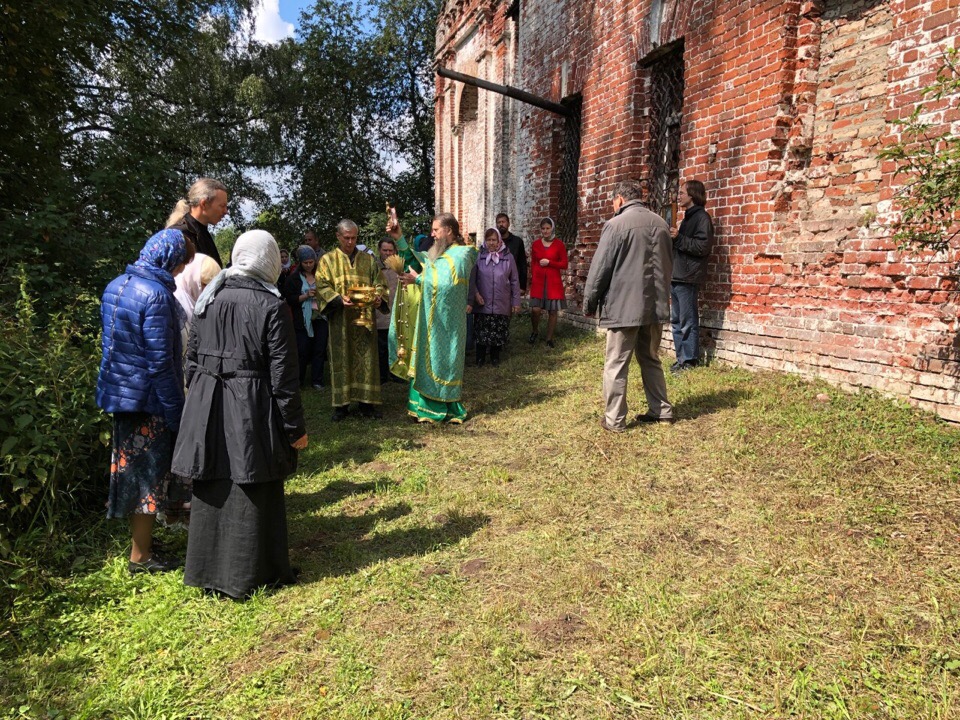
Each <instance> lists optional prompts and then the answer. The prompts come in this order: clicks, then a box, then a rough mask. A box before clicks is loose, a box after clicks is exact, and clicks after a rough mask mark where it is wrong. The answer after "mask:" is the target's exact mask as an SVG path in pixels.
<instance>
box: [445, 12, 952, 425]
mask: <svg viewBox="0 0 960 720" xmlns="http://www.w3.org/2000/svg"><path fill="white" fill-rule="evenodd" d="M509 5H510V3H509V2H506V1H502V2H501V1H499V0H459V1H457V2H448V3H447V6H446V8H445V11H444V14H443V17H442V21H441V25H440V27H439V30H438V60H439V61H440V62H442V63H443V64H444V65H446V66H447V67H452V68H454V69H459V67H462V66H463V65H465V64H469V63H470V62H473V63H474V64H475V65H476V56H477V53H478V51H483V52H487V53H489V57H490V58H491V59H490V61H489V62H487V64H486V65H485V66H484V71H485V72H487V73H488V74H487V75H486V76H487V77H489V78H490V79H492V80H494V81H497V82H507V83H510V84H515V85H517V86H519V87H521V88H522V89H525V90H528V91H530V92H533V93H536V94H538V95H541V96H544V97H546V98H548V99H550V100H553V101H560V100H561V99H562V93H563V92H564V91H565V92H566V94H567V95H573V94H577V93H579V94H581V95H582V100H583V125H582V134H583V141H582V146H581V159H580V166H579V234H578V241H577V244H576V247H574V248H572V252H571V267H570V270H569V273H568V277H567V285H568V296H569V298H570V300H571V306H572V307H574V308H575V307H576V306H577V305H578V301H579V296H580V293H581V291H582V287H583V281H584V279H585V277H586V274H587V272H588V270H589V262H590V259H591V257H592V254H593V251H594V249H595V246H596V242H597V240H598V238H599V234H600V230H601V228H602V225H603V222H604V221H605V220H606V219H608V217H609V216H610V213H611V207H610V204H611V198H610V192H611V190H612V187H613V185H614V184H615V183H616V182H617V181H618V180H620V179H623V178H627V177H644V176H646V174H647V173H648V172H649V163H648V157H647V155H648V151H649V142H648V141H649V131H650V111H649V107H650V85H649V70H648V69H647V68H646V67H645V65H646V61H648V60H650V59H652V58H656V56H657V53H660V52H663V51H664V49H665V48H670V47H671V44H673V45H672V46H673V47H676V45H677V44H678V43H680V42H682V43H683V60H684V80H685V89H684V99H683V100H684V102H683V115H682V124H681V177H683V178H698V179H701V180H703V181H704V182H705V184H706V186H707V191H708V210H709V211H710V212H711V214H712V215H713V216H714V219H715V222H716V225H717V229H718V243H717V247H716V250H715V252H714V254H713V257H712V259H711V266H710V273H709V279H708V282H707V285H706V287H705V288H704V291H703V302H704V313H703V325H704V345H705V348H706V350H707V352H708V353H709V354H710V355H712V356H714V357H717V358H719V359H722V360H724V361H727V362H731V363H735V364H738V365H742V366H746V367H753V368H762V369H773V370H784V371H789V372H795V373H800V374H803V375H807V376H818V377H822V378H825V379H827V380H829V381H831V382H834V383H836V384H839V385H841V386H844V387H849V388H856V387H870V388H875V389H877V390H879V391H881V392H885V393H889V394H891V395H895V396H898V397H901V398H904V399H909V400H910V401H911V402H913V403H914V404H917V405H919V406H921V407H923V408H926V409H929V410H931V411H934V412H937V413H939V414H940V415H941V416H943V417H945V418H948V419H950V420H954V421H960V407H958V403H957V400H958V393H960V340H958V338H960V327H958V322H957V314H958V313H957V310H958V300H957V288H956V282H957V270H956V268H957V261H958V260H960V255H958V254H957V253H955V252H954V253H945V254H941V255H937V256H933V255H929V254H927V255H923V254H921V255H911V254H906V253H902V252H900V251H898V250H897V249H896V247H895V246H894V244H893V243H892V242H891V241H890V240H889V237H888V232H887V230H886V226H887V224H888V223H889V221H890V220H891V219H892V218H893V212H894V208H893V205H892V202H891V201H892V199H893V197H894V194H895V193H896V192H897V190H898V187H897V186H896V185H895V184H894V183H895V180H894V177H893V170H894V168H893V167H892V166H891V165H890V164H889V163H884V162H882V161H880V160H879V159H878V154H877V153H878V151H879V150H880V149H881V148H882V147H883V146H884V145H885V144H887V143H889V142H891V141H893V140H894V139H895V138H896V132H897V126H896V125H895V124H893V121H894V120H896V119H899V118H903V117H905V116H907V115H909V113H910V112H911V111H912V110H913V108H914V107H915V104H916V103H917V102H918V101H919V99H920V90H921V88H923V87H924V86H926V85H928V84H929V83H930V82H931V81H932V80H933V78H934V77H935V74H936V70H937V68H938V65H939V61H938V58H939V53H940V50H941V48H942V47H943V46H944V45H945V44H947V45H949V44H952V43H955V42H956V38H957V36H958V34H960V19H958V18H960V0H821V1H819V2H801V1H800V0H797V1H793V2H791V1H789V0H788V1H783V0H762V1H760V2H753V3H732V2H720V1H719V0H717V1H706V2H704V1H701V2H696V1H694V0H576V1H574V0H524V1H523V2H522V3H521V14H520V18H519V28H517V27H515V26H514V23H513V21H512V20H511V19H510V18H508V17H507V8H508V7H509ZM471 32H475V33H476V35H475V36H474V39H473V40H472V41H471V42H473V43H474V46H473V47H471V48H470V50H469V56H467V55H465V54H464V53H463V52H461V51H459V50H458V47H457V43H458V42H461V41H462V38H463V37H466V36H467V35H468V34H469V33H471ZM511 38H518V39H519V44H518V47H517V46H514V45H513V44H512V43H511V42H510V39H511ZM464 72H469V70H464ZM470 74H478V73H477V72H471V73H470ZM451 92H452V91H451V90H450V88H449V87H448V84H447V83H445V82H444V81H440V82H438V93H439V94H440V98H441V101H440V102H438V106H437V131H438V132H437V137H438V141H437V142H438V152H437V158H438V165H443V164H445V163H454V162H455V160H454V158H453V156H452V154H451V152H450V145H451V143H450V141H451V140H452V136H451V134H450V131H451V125H450V118H449V108H448V107H447V104H448V102H447V101H448V100H449V98H450V97H451ZM484 95H488V96H490V98H491V101H490V107H489V110H488V114H487V116H486V117H485V118H483V119H481V121H480V122H481V123H485V125H484V127H485V128H486V130H485V132H486V134H485V135H484V137H485V138H486V141H485V144H483V147H482V149H481V148H480V147H479V146H478V147H477V148H476V149H474V150H473V151H471V152H481V153H484V154H486V155H487V156H488V159H490V158H497V162H495V163H492V164H491V163H490V162H487V163H486V164H485V165H484V164H483V160H482V159H481V160H480V161H479V162H480V163H481V166H482V167H485V168H486V170H485V172H484V174H485V175H486V178H485V180H484V182H486V183H487V196H486V197H487V198H488V200H487V202H486V204H485V205H484V207H483V208H480V209H477V210H476V211H473V210H469V209H467V210H465V212H467V213H468V214H469V213H470V212H475V213H480V214H485V215H490V214H491V213H492V212H495V210H494V209H493V208H494V207H495V208H496V210H499V209H501V208H505V209H506V210H507V211H508V212H510V213H511V215H512V216H513V218H514V229H515V230H517V229H519V230H520V231H521V232H523V233H524V234H526V235H528V236H529V235H531V234H532V231H533V229H534V227H535V225H536V221H537V219H538V218H539V217H541V216H543V215H550V216H554V217H555V216H556V214H557V211H558V209H559V208H558V203H559V167H560V161H561V151H562V146H563V132H564V121H563V119H562V118H561V117H560V116H555V115H552V114H551V113H548V112H545V111H543V110H540V109H537V108H533V107H531V106H526V105H523V104H520V103H517V102H515V101H510V100H504V99H503V98H501V97H499V96H495V95H490V94H489V93H485V92H484V91H481V98H483V96H484ZM928 119H929V120H930V121H931V122H933V123H934V124H935V125H936V126H938V127H941V128H947V127H951V126H952V127H953V129H954V131H955V132H956V131H958V130H960V116H958V111H957V102H956V101H955V99H953V100H952V102H951V101H950V100H948V101H946V102H943V103H941V104H940V105H933V106H931V107H930V111H929V113H928ZM463 159H464V160H466V158H463ZM469 162H475V161H474V160H470V161H469ZM437 177H438V191H437V198H438V204H439V205H441V206H442V207H443V208H444V209H450V208H453V207H462V206H460V205H454V204H452V203H451V198H452V197H454V195H455V194H456V192H457V189H456V187H455V186H456V172H455V169H454V168H453V167H452V166H451V167H450V168H448V169H444V168H441V167H438V174H437ZM441 177H449V178H451V179H452V180H451V183H450V184H449V185H448V184H446V183H441V182H440V178H441ZM461 192H462V189H461ZM471 217H472V216H471ZM491 221H492V217H489V218H487V217H485V218H484V223H486V222H491ZM481 224H483V223H481ZM566 319H567V320H568V321H569V322H572V323H579V324H583V325H587V326H589V323H587V322H584V320H583V318H581V317H579V315H578V313H577V312H576V310H573V309H572V310H571V311H570V312H568V313H567V317H566Z"/></svg>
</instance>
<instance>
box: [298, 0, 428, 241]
mask: <svg viewBox="0 0 960 720" xmlns="http://www.w3.org/2000/svg"><path fill="white" fill-rule="evenodd" d="M438 8H439V2H438V1H437V0H396V1H395V2H387V1H386V0H379V1H378V2H374V3H369V4H367V5H365V6H363V7H360V6H358V5H357V4H356V3H354V2H351V1H350V0H318V2H317V3H316V4H315V5H314V7H313V9H312V11H311V12H310V13H309V14H308V17H307V18H306V22H305V23H304V24H303V28H302V33H303V39H302V56H301V65H300V71H301V78H300V80H301V82H302V92H303V103H302V107H301V109H300V113H301V114H300V116H299V117H298V118H297V123H296V128H295V136H294V140H295V145H294V147H295V150H294V159H293V163H292V172H291V180H292V184H293V187H294V189H293V192H292V193H291V202H290V204H289V207H290V208H294V209H295V210H294V212H295V214H296V215H297V216H298V218H300V219H302V220H303V221H304V222H307V223H310V224H313V225H315V226H317V227H318V228H320V229H323V228H332V227H333V226H334V225H335V224H336V222H337V221H338V220H340V219H341V218H344V217H349V218H352V219H354V220H356V221H357V222H359V223H361V224H363V223H364V222H365V221H366V220H367V218H368V217H369V213H370V212H372V211H376V210H378V209H379V208H381V207H383V204H384V202H385V201H388V200H389V201H391V202H392V203H394V204H396V205H397V206H398V207H400V208H401V209H402V210H403V211H404V212H410V213H414V214H422V213H427V212H429V211H430V210H431V209H432V208H433V142H434V132H433V84H432V77H433V75H432V72H433V71H432V67H431V62H432V57H433V43H434V28H435V26H436V18H437V12H438Z"/></svg>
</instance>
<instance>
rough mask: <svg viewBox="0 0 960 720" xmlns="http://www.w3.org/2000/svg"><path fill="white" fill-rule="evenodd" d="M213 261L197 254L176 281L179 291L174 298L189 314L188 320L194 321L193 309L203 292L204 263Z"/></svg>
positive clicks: (201, 254) (207, 256)
mask: <svg viewBox="0 0 960 720" xmlns="http://www.w3.org/2000/svg"><path fill="white" fill-rule="evenodd" d="M209 259H211V258H210V256H209V255H204V254H203V253H199V252H198V253H196V254H195V255H194V256H193V260H192V261H191V262H190V264H189V265H187V266H186V267H184V268H183V272H181V273H180V274H179V275H177V276H176V277H175V278H174V280H175V281H176V283H177V291H176V292H175V293H174V296H175V297H176V298H177V300H179V301H180V306H181V307H182V308H183V309H184V311H185V312H186V313H187V319H188V320H192V319H193V307H194V305H196V304H197V298H198V297H200V293H201V292H203V282H202V280H201V277H202V275H203V261H204V260H209Z"/></svg>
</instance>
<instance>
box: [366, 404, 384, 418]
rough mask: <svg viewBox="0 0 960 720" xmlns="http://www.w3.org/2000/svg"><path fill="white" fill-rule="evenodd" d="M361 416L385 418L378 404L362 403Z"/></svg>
mask: <svg viewBox="0 0 960 720" xmlns="http://www.w3.org/2000/svg"><path fill="white" fill-rule="evenodd" d="M360 417H364V418H367V419H368V420H383V413H381V412H380V411H379V410H378V409H377V406H376V405H373V404H371V403H360Z"/></svg>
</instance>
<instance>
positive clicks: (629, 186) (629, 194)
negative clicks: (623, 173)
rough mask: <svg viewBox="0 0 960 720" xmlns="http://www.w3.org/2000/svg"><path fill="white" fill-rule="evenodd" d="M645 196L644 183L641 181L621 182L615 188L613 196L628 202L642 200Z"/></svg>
mask: <svg viewBox="0 0 960 720" xmlns="http://www.w3.org/2000/svg"><path fill="white" fill-rule="evenodd" d="M643 194H644V193H643V183H641V182H640V181H639V180H621V181H620V182H618V183H617V184H616V186H615V187H614V188H613V196H614V197H617V196H618V195H619V196H620V197H622V198H623V199H624V200H626V201H627V202H629V201H630V200H642V199H643Z"/></svg>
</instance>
